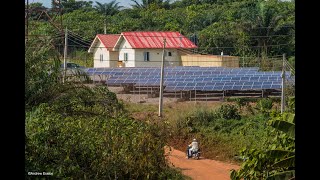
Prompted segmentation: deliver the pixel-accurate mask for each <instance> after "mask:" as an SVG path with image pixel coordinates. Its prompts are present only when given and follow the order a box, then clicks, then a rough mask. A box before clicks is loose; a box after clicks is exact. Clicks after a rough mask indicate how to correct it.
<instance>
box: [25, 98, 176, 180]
mask: <svg viewBox="0 0 320 180" xmlns="http://www.w3.org/2000/svg"><path fill="white" fill-rule="evenodd" d="M26 117H27V118H26V166H25V168H26V172H30V171H32V172H53V173H54V174H53V176H54V178H56V179H61V178H74V179H143V178H145V177H149V178H150V179H158V178H159V177H162V178H165V179H167V178H166V177H167V175H168V176H170V177H173V176H177V177H178V176H179V174H178V173H177V174H175V173H173V172H172V171H170V173H169V174H166V172H167V170H168V169H169V167H168V165H167V164H166V160H165V157H164V149H163V147H164V145H165V141H164V137H165V136H164V135H163V134H162V131H160V130H159V128H158V127H157V126H155V125H152V126H150V125H148V124H145V123H142V122H137V121H134V120H131V119H128V118H126V117H116V118H110V117H105V116H91V117H90V116H89V117H84V116H67V117H64V116H63V115H60V114H57V113H55V112H54V111H52V109H51V107H50V106H49V105H47V104H42V105H41V106H40V107H38V108H35V109H34V110H33V111H30V112H27V114H26Z"/></svg>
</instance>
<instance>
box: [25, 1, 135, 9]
mask: <svg viewBox="0 0 320 180" xmlns="http://www.w3.org/2000/svg"><path fill="white" fill-rule="evenodd" d="M92 1H93V5H95V2H96V1H97V2H100V3H109V2H111V1H112V0H92ZM36 2H40V3H42V5H43V6H45V7H48V8H51V0H29V4H30V3H36ZM117 2H119V5H120V6H124V7H130V6H131V4H134V3H133V2H132V1H131V0H117ZM25 3H27V1H26V0H25Z"/></svg>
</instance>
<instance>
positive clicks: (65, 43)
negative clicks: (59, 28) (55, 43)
mask: <svg viewBox="0 0 320 180" xmlns="http://www.w3.org/2000/svg"><path fill="white" fill-rule="evenodd" d="M67 47H68V29H67V27H66V30H65V32H64V53H63V79H62V83H64V81H65V78H66V69H67V63H66V57H67Z"/></svg>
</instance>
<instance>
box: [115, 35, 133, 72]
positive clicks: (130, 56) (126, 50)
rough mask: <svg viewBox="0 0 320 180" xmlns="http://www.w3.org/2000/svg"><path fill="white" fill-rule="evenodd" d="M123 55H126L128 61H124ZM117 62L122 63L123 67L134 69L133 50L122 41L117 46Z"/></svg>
mask: <svg viewBox="0 0 320 180" xmlns="http://www.w3.org/2000/svg"><path fill="white" fill-rule="evenodd" d="M124 53H128V61H124ZM119 61H122V62H123V63H124V65H125V67H136V65H135V50H134V49H131V46H130V44H129V43H128V42H127V41H126V40H123V41H122V42H121V44H120V46H119Z"/></svg>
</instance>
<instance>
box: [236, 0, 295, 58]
mask: <svg viewBox="0 0 320 180" xmlns="http://www.w3.org/2000/svg"><path fill="white" fill-rule="evenodd" d="M280 3H281V2H278V1H257V2H254V3H249V4H248V8H251V10H248V9H247V10H246V12H244V13H243V14H242V15H241V16H242V17H243V20H244V24H243V25H244V29H245V31H247V32H248V33H249V34H250V36H252V37H253V38H252V40H253V41H252V42H253V44H252V45H254V46H257V47H258V48H257V50H258V51H257V55H258V57H260V58H261V59H265V57H267V56H268V55H270V52H271V48H272V47H271V45H272V44H273V43H274V42H275V40H276V39H277V38H278V39H279V38H281V40H282V42H284V38H287V39H288V38H289V36H287V37H285V35H287V34H288V33H289V31H290V29H289V28H288V27H286V24H283V22H285V21H284V20H285V19H286V17H285V16H286V15H285V14H284V13H283V12H282V10H281V8H280V5H281V4H280ZM276 42H279V41H276Z"/></svg>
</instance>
